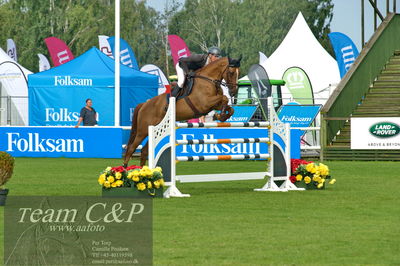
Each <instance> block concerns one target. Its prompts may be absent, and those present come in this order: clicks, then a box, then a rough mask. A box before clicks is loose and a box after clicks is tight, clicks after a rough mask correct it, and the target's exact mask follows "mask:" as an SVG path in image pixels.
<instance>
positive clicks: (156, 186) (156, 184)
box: [153, 180, 160, 188]
mask: <svg viewBox="0 0 400 266" xmlns="http://www.w3.org/2000/svg"><path fill="white" fill-rule="evenodd" d="M153 184H154V187H155V188H159V187H160V182H158V180H156V181H154V183H153Z"/></svg>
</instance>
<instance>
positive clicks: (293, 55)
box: [242, 12, 340, 104]
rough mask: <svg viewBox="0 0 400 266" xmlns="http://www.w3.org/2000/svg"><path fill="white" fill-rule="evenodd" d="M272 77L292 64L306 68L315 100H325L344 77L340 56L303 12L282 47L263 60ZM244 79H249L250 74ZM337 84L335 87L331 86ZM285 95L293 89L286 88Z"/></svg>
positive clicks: (280, 75)
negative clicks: (330, 49)
mask: <svg viewBox="0 0 400 266" xmlns="http://www.w3.org/2000/svg"><path fill="white" fill-rule="evenodd" d="M262 66H263V67H264V68H265V69H266V71H267V73H268V76H269V78H271V79H281V78H282V76H283V73H284V72H285V71H286V70H287V69H288V68H290V67H294V66H296V67H300V68H302V69H303V70H304V71H305V72H306V73H307V75H308V76H309V78H310V81H311V84H312V87H313V91H314V97H315V98H316V101H315V103H319V104H324V103H325V102H326V100H327V99H328V97H329V95H330V92H331V91H333V89H334V87H335V86H336V84H337V83H339V81H340V74H339V68H338V66H337V62H336V60H335V59H334V58H333V57H332V56H331V55H330V54H329V53H328V52H327V51H326V50H325V49H324V48H323V47H322V46H321V44H320V43H319V42H318V40H317V39H316V38H315V36H314V34H313V33H312V31H311V29H310V28H309V27H308V25H307V22H306V20H305V19H304V17H303V15H302V13H301V12H299V14H298V15H297V18H296V20H295V22H294V23H293V25H292V27H291V28H290V30H289V32H288V33H287V35H286V36H285V38H284V39H283V41H282V43H281V44H280V45H279V47H278V48H277V49H276V50H275V51H274V52H273V53H272V55H271V56H270V57H268V59H267V60H266V61H264V62H263V63H262ZM242 79H248V78H247V76H246V77H243V78H242ZM332 86H333V88H331V87H332ZM282 90H283V93H284V96H288V94H290V92H289V91H288V90H287V88H286V87H283V88H282Z"/></svg>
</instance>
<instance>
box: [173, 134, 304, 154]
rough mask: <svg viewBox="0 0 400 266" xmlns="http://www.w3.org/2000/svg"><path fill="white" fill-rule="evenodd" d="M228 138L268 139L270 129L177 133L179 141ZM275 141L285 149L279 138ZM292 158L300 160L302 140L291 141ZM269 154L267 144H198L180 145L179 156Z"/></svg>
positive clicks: (177, 148)
mask: <svg viewBox="0 0 400 266" xmlns="http://www.w3.org/2000/svg"><path fill="white" fill-rule="evenodd" d="M227 138H268V129H264V128H252V129H243V128H229V129H227V128H214V129H213V128H181V129H178V130H177V131H176V139H177V140H188V139H227ZM274 139H275V141H276V142H278V143H279V144H280V146H281V147H283V148H285V145H283V141H282V140H281V139H280V137H279V136H277V135H276V136H275V137H274ZM290 148H291V151H290V154H291V158H295V159H298V158H300V139H299V138H293V139H291V145H290ZM256 153H265V154H268V145H267V144H266V143H230V144H200V145H199V144H196V145H179V146H177V147H176V155H177V156H202V155H227V154H256Z"/></svg>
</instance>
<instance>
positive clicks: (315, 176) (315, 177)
mask: <svg viewBox="0 0 400 266" xmlns="http://www.w3.org/2000/svg"><path fill="white" fill-rule="evenodd" d="M312 180H313V181H314V182H319V181H320V180H321V177H320V176H319V175H314V176H313V178H312Z"/></svg>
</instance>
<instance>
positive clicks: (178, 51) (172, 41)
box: [168, 35, 190, 65]
mask: <svg viewBox="0 0 400 266" xmlns="http://www.w3.org/2000/svg"><path fill="white" fill-rule="evenodd" d="M168 42H169V47H170V48H171V55H172V59H173V60H174V65H176V64H177V63H178V60H179V58H181V57H188V56H190V51H189V48H188V47H187V46H186V43H185V41H184V40H182V39H181V37H179V36H178V35H168Z"/></svg>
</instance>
